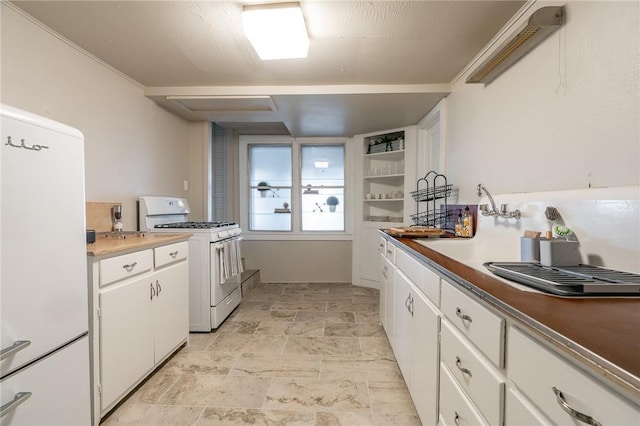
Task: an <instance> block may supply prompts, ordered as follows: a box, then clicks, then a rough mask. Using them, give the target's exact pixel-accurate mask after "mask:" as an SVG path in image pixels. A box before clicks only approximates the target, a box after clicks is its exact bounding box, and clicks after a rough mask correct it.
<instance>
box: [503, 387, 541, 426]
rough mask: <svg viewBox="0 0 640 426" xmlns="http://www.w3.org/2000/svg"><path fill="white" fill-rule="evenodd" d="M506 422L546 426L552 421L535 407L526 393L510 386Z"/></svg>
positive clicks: (508, 423)
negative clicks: (523, 393)
mask: <svg viewBox="0 0 640 426" xmlns="http://www.w3.org/2000/svg"><path fill="white" fill-rule="evenodd" d="M504 424H505V425H529V426H545V425H549V424H551V422H550V421H549V420H548V419H546V418H545V417H544V416H543V415H542V414H541V413H540V412H539V411H538V410H537V409H536V408H535V407H533V406H532V405H531V402H530V401H528V400H527V398H526V397H525V396H524V395H522V394H521V393H520V392H518V391H517V390H516V389H513V388H511V387H510V388H509V389H508V390H507V402H506V406H505V413H504Z"/></svg>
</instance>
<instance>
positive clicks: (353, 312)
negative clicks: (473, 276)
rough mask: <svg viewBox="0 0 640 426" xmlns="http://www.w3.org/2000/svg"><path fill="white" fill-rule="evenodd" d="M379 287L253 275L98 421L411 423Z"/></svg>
mask: <svg viewBox="0 0 640 426" xmlns="http://www.w3.org/2000/svg"><path fill="white" fill-rule="evenodd" d="M378 297H379V295H378V291H377V290H375V289H370V288H363V287H355V286H352V285H348V284H335V283H331V284H315V283H314V284H307V283H299V284H259V285H258V287H256V289H255V290H254V291H253V292H251V293H250V294H249V295H248V296H247V297H246V298H245V299H244V300H243V301H242V303H241V304H240V306H239V307H238V309H236V311H235V312H234V313H233V314H232V316H231V317H229V318H228V319H227V321H225V323H224V324H223V325H222V326H221V327H220V328H219V329H218V330H217V331H216V332H213V333H210V334H206V333H204V334H201V333H197V334H191V335H190V338H189V346H188V347H186V348H183V349H181V350H180V351H178V352H177V353H176V354H175V355H174V356H173V357H172V358H171V359H169V361H168V362H166V363H165V364H164V365H163V366H162V367H161V368H160V369H159V370H158V371H157V372H156V373H155V374H153V375H152V376H151V377H150V378H149V379H148V380H147V381H146V382H145V383H144V384H143V385H142V386H141V387H139V389H138V390H137V391H135V392H134V393H133V394H132V395H131V396H130V397H129V398H128V399H127V400H126V401H125V402H124V403H123V404H122V405H121V406H120V407H119V408H118V409H117V410H115V411H114V412H113V413H111V415H110V416H108V417H107V418H106V419H105V420H104V421H103V423H102V424H103V425H115V424H126V425H245V424H252V425H318V426H334V425H349V426H357V425H362V426H375V425H385V426H386V425H420V421H419V419H418V416H417V414H416V411H415V408H414V406H413V403H412V401H411V398H410V396H409V393H408V391H407V388H406V385H405V383H404V381H403V379H402V375H401V374H400V370H399V369H398V365H397V363H396V361H395V358H394V356H393V353H392V351H391V347H390V346H389V342H388V340H387V338H386V335H385V334H384V331H383V329H382V326H381V325H380V321H379V316H378Z"/></svg>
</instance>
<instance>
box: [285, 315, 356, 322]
mask: <svg viewBox="0 0 640 426" xmlns="http://www.w3.org/2000/svg"><path fill="white" fill-rule="evenodd" d="M295 321H296V322H323V321H324V322H325V323H326V324H329V323H335V322H356V317H355V315H354V314H353V312H298V313H297V314H296V317H295Z"/></svg>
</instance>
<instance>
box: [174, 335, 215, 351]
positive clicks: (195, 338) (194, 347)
mask: <svg viewBox="0 0 640 426" xmlns="http://www.w3.org/2000/svg"><path fill="white" fill-rule="evenodd" d="M217 338H218V336H217V335H216V334H214V333H190V334H189V344H188V346H186V347H185V348H183V349H182V351H185V350H189V351H203V350H205V349H207V347H208V346H209V345H210V344H211V342H213V341H214V340H216V339H217Z"/></svg>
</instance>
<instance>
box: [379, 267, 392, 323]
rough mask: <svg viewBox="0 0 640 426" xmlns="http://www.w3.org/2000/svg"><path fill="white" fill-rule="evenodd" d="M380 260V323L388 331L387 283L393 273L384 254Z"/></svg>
mask: <svg viewBox="0 0 640 426" xmlns="http://www.w3.org/2000/svg"><path fill="white" fill-rule="evenodd" d="M378 259H379V261H380V309H379V315H380V322H381V323H382V327H383V328H384V329H385V330H387V329H388V327H389V326H388V324H387V281H388V276H389V274H390V273H393V271H391V270H390V269H389V266H388V265H387V259H386V258H385V256H384V254H381V255H380V256H379V257H378ZM387 333H388V332H387Z"/></svg>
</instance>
